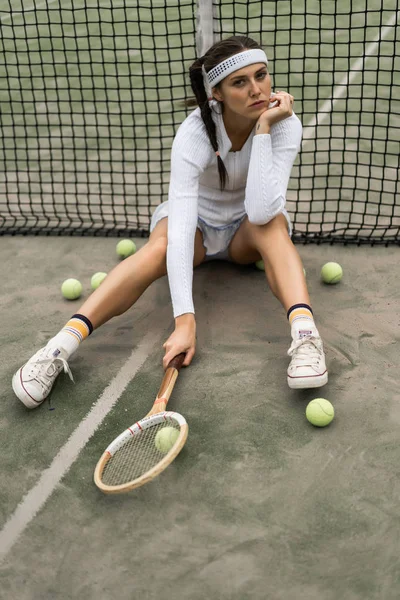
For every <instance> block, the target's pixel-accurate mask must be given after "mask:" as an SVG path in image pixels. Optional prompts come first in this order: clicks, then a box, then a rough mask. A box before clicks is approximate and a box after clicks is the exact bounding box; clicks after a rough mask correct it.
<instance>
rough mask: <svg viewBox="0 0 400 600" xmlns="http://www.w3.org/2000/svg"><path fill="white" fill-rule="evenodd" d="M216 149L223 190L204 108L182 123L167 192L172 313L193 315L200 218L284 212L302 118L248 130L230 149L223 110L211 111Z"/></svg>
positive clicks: (224, 220)
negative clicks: (261, 131)
mask: <svg viewBox="0 0 400 600" xmlns="http://www.w3.org/2000/svg"><path fill="white" fill-rule="evenodd" d="M213 118H214V121H215V124H216V128H217V139H218V149H219V152H220V156H221V158H222V160H223V161H224V164H225V167H226V170H227V172H228V179H227V184H226V187H225V189H224V190H223V191H221V189H220V182H219V174H218V166H217V157H216V155H215V152H214V150H213V149H212V147H211V144H210V140H209V138H208V135H207V131H206V128H205V125H204V122H203V120H202V118H201V114H200V109H199V108H197V109H196V110H194V111H193V112H192V113H191V114H190V115H189V116H188V117H187V118H186V119H185V121H183V123H182V124H181V126H180V127H179V129H178V131H177V134H176V136H175V139H174V142H173V145H172V154H171V177H170V185H169V193H168V248H167V271H168V280H169V286H170V291H171V299H172V306H173V312H174V317H178V316H179V315H182V314H184V313H194V305H193V295H192V281H193V255H194V238H195V233H196V227H197V217H198V216H200V217H201V218H202V219H203V220H204V221H205V222H206V223H208V224H209V225H211V226H221V225H228V224H229V223H232V222H233V221H235V220H236V219H239V218H240V217H242V216H243V215H245V214H247V216H248V219H249V221H250V222H251V223H254V224H256V225H262V224H265V223H268V222H269V221H270V220H271V219H273V218H274V217H276V215H278V214H279V213H281V212H282V211H283V210H284V207H285V203H286V190H287V186H288V182H289V178H290V173H291V170H292V166H293V163H294V160H295V158H296V155H297V153H298V151H299V149H300V143H301V133H302V126H301V123H300V120H299V119H298V117H297V116H296V115H295V114H293V115H292V116H291V117H288V118H287V119H284V120H283V121H280V122H279V123H276V124H275V125H273V126H272V127H271V132H270V133H269V134H259V135H255V129H253V131H252V132H251V133H250V135H249V137H248V138H247V140H246V142H245V144H244V146H243V147H242V149H241V150H239V151H237V152H230V149H231V147H232V143H231V141H230V139H229V137H228V135H227V133H226V130H225V126H224V122H223V119H222V114H220V113H219V112H217V111H214V112H213Z"/></svg>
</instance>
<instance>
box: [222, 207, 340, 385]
mask: <svg viewBox="0 0 400 600" xmlns="http://www.w3.org/2000/svg"><path fill="white" fill-rule="evenodd" d="M229 255H230V258H231V259H232V260H233V261H234V262H236V263H238V264H249V263H253V262H255V261H257V260H259V259H260V258H262V260H263V261H264V266H265V274H266V277H267V280H268V283H269V286H270V288H271V290H272V292H273V294H274V295H275V296H276V298H278V300H279V301H280V302H281V304H282V306H283V307H284V309H285V311H286V313H287V316H288V319H289V321H290V323H291V326H292V327H291V332H292V337H293V343H292V346H291V348H290V350H289V353H290V356H292V357H293V358H292V362H291V364H290V366H289V369H288V384H289V386H290V387H294V388H300V387H320V386H321V385H325V383H327V381H328V373H327V370H326V366H325V357H324V353H323V348H322V342H321V340H320V337H319V333H318V330H317V328H316V326H315V323H314V319H313V314H312V309H311V306H310V297H309V294H308V290H307V284H306V280H305V276H304V272H303V265H302V262H301V259H300V256H299V254H298V252H297V250H296V248H295V246H294V244H293V242H292V240H291V239H290V237H289V233H288V226H287V221H286V218H285V217H284V215H282V214H280V215H278V216H277V217H275V218H274V219H272V220H271V221H270V222H269V223H266V224H265V225H254V224H252V223H250V222H249V220H248V219H247V218H246V219H245V220H244V221H243V223H242V224H241V226H240V227H239V229H238V231H237V232H236V234H235V236H234V237H233V239H232V241H231V243H230V246H229Z"/></svg>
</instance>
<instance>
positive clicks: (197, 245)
mask: <svg viewBox="0 0 400 600" xmlns="http://www.w3.org/2000/svg"><path fill="white" fill-rule="evenodd" d="M267 67H268V61H267V57H266V55H265V53H264V51H263V50H262V49H261V48H260V46H259V45H258V44H257V43H256V42H255V41H254V40H252V39H251V38H247V37H244V36H233V37H231V38H228V39H226V40H223V41H221V42H218V43H216V44H214V46H212V47H211V48H210V49H209V50H208V52H206V54H205V55H204V56H203V57H201V58H199V59H197V60H196V61H195V62H194V63H193V65H192V66H191V67H190V81H191V85H192V89H193V92H194V94H195V96H196V100H197V103H198V105H199V107H198V108H197V109H196V110H194V111H193V112H192V113H191V114H190V115H189V116H188V117H187V118H186V119H185V121H184V122H183V123H182V125H181V126H180V128H179V130H178V132H177V135H176V137H175V140H174V143H173V147H172V155H171V178H170V187H169V196H168V198H169V199H168V202H164V203H162V204H161V205H160V206H158V207H157V209H156V210H155V212H154V214H153V217H152V221H151V227H150V231H151V233H150V237H149V240H148V242H147V243H146V244H145V245H144V246H143V247H142V248H141V249H140V250H139V251H138V252H137V253H136V254H135V255H133V256H131V257H129V258H127V259H125V260H124V261H123V262H122V263H120V264H119V265H118V266H117V267H116V268H114V269H113V271H111V273H109V275H108V276H107V278H106V279H105V280H104V281H103V283H102V285H101V286H100V287H99V288H98V289H97V290H96V291H95V292H94V293H93V294H92V295H91V296H90V297H89V298H88V300H87V301H86V302H85V303H84V304H83V306H82V307H81V308H80V310H79V312H78V313H77V314H75V315H73V317H72V318H71V319H70V320H69V321H68V323H67V324H66V325H65V326H64V327H63V329H62V330H61V331H60V332H59V333H58V334H57V335H56V336H55V337H54V338H52V339H51V340H50V341H49V342H48V343H47V345H46V346H45V347H44V348H42V349H40V350H39V351H38V352H37V353H36V354H35V355H34V356H33V357H32V358H31V359H30V360H29V361H28V362H27V363H26V364H25V365H24V366H23V367H21V368H20V369H19V370H18V371H17V373H16V374H15V375H14V378H13V389H14V391H15V393H16V395H17V397H18V398H19V399H20V400H21V401H22V402H23V403H24V404H25V406H27V407H28V408H34V407H36V406H38V405H39V404H41V403H42V402H43V400H44V399H45V398H46V397H47V396H48V394H49V393H50V390H51V388H52V386H53V383H54V381H55V379H56V377H57V375H58V374H59V373H60V372H61V371H62V370H64V371H66V372H68V373H69V375H70V376H71V373H70V370H69V367H68V363H67V360H68V359H69V357H70V356H71V354H72V353H73V352H75V351H76V350H77V348H78V346H79V344H80V343H81V342H82V341H83V340H84V339H85V338H86V337H87V336H88V335H89V334H90V333H92V331H93V330H94V329H97V328H98V327H100V325H102V324H103V323H105V322H106V321H108V320H109V319H111V318H112V317H114V316H116V315H120V314H122V313H124V312H125V311H126V310H127V309H128V308H130V307H131V306H132V305H133V304H134V303H135V302H136V300H137V299H138V298H139V297H140V296H141V294H142V293H143V292H144V291H145V289H146V288H147V287H148V286H149V285H150V284H151V283H152V282H153V281H155V280H156V279H158V278H159V277H161V276H163V275H165V274H166V273H168V279H169V285H170V291H171V298H172V304H173V311H174V317H175V330H174V331H173V333H172V334H171V335H170V336H169V338H168V339H167V341H166V342H165V344H164V346H163V347H164V349H165V355H164V359H163V365H164V368H165V367H166V366H167V364H168V363H169V361H170V360H171V359H172V358H173V357H174V356H176V355H177V354H179V353H180V352H185V353H186V358H185V361H184V363H183V364H184V365H185V366H188V365H189V364H190V363H191V361H192V359H193V356H194V353H195V346H196V321H195V314H194V306H193V299H192V278H193V267H196V266H198V265H199V264H201V263H202V262H203V261H205V260H210V259H228V260H230V261H233V262H235V263H238V264H242V265H244V264H250V263H254V262H255V261H257V260H260V259H262V260H263V261H264V264H265V273H266V277H267V280H268V283H269V285H270V288H271V290H272V292H273V293H274V294H275V296H276V297H277V298H278V299H279V301H280V302H281V304H282V306H283V308H284V309H285V311H286V313H287V317H288V320H289V323H290V326H291V336H292V343H291V346H290V349H289V351H288V354H289V355H290V356H291V357H292V359H291V362H290V365H289V368H288V384H289V386H290V387H291V388H309V387H319V386H322V385H324V384H325V383H326V382H327V380H328V374H327V370H326V366H325V355H324V351H323V346H322V341H321V338H320V336H319V333H318V330H317V328H316V326H315V323H314V319H313V313H312V309H311V306H310V298H309V295H308V291H307V286H306V282H305V278H304V274H303V268H302V263H301V260H300V257H299V255H298V253H297V250H296V248H295V247H294V245H293V243H292V241H291V239H290V234H291V224H290V219H289V216H288V214H287V212H286V210H285V197H286V189H287V185H288V181H289V177H290V172H291V169H292V166H293V162H294V160H295V158H296V155H297V153H298V151H299V148H300V142H301V131H302V128H301V124H300V121H299V119H298V118H297V117H296V116H295V115H294V113H293V96H291V95H290V94H288V93H286V92H282V91H279V92H276V93H274V94H271V79H270V76H269V73H268V68H267ZM71 377H72V376H71Z"/></svg>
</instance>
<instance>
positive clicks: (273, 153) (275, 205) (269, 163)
mask: <svg viewBox="0 0 400 600" xmlns="http://www.w3.org/2000/svg"><path fill="white" fill-rule="evenodd" d="M279 97H281V98H283V100H284V101H282V102H281V106H279V107H277V108H273V109H270V110H268V111H265V113H263V114H262V115H261V117H260V119H259V121H258V122H257V124H256V132H255V136H254V138H253V145H252V151H251V157H250V165H249V172H248V176H247V185H246V197H245V209H246V212H247V215H248V217H249V221H250V222H251V223H254V224H256V225H264V224H265V223H268V222H269V221H271V219H273V218H274V217H276V215H278V214H279V213H281V212H282V210H283V208H284V207H285V204H286V190H287V186H288V183H289V178H290V174H291V170H292V167H293V163H294V161H295V158H296V156H297V154H298V152H299V149H300V144H301V133H302V126H301V123H300V120H299V119H298V117H297V116H296V115H295V114H293V113H292V110H291V105H290V98H291V96H290V95H289V94H285V93H284V92H281V93H280V94H279V95H278V94H277V95H276V96H275V98H279Z"/></svg>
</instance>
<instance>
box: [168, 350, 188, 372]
mask: <svg viewBox="0 0 400 600" xmlns="http://www.w3.org/2000/svg"><path fill="white" fill-rule="evenodd" d="M185 356H186V353H185V352H181V353H180V354H177V355H176V356H175V357H174V358H173V359H172V360H170V361H169V363H168V366H167V369H170V368H171V367H172V368H174V369H176V370H177V371H179V369H180V368H181V366H182V364H183V361H184V360H185Z"/></svg>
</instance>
